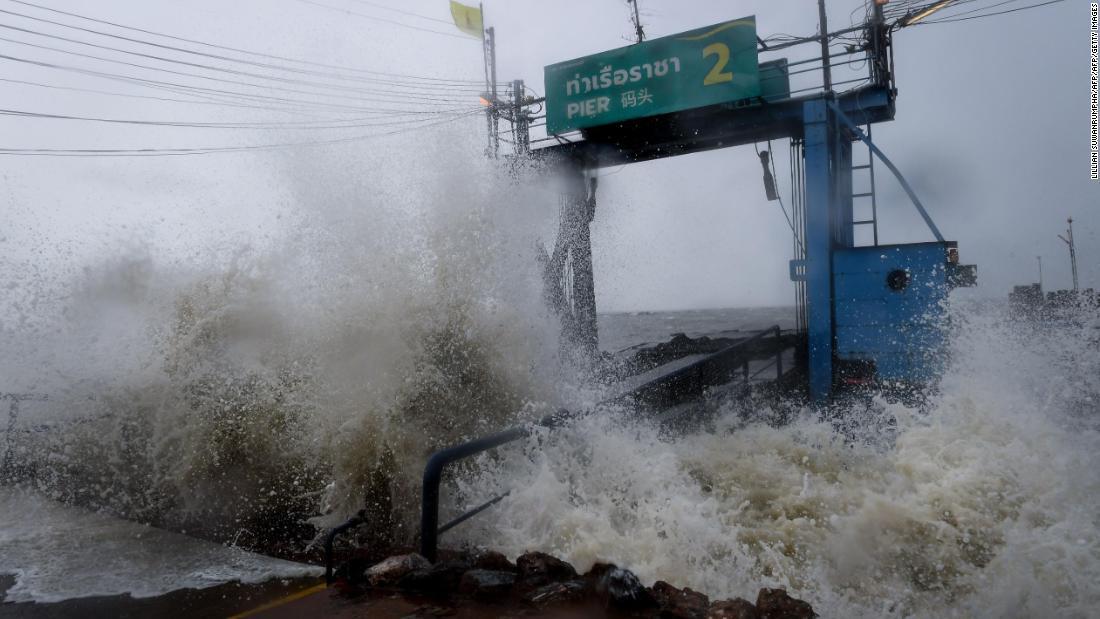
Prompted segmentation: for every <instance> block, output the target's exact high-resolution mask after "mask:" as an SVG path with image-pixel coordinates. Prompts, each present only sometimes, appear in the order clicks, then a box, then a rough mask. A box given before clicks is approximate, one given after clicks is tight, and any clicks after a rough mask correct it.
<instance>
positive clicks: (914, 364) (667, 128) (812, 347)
mask: <svg viewBox="0 0 1100 619" xmlns="http://www.w3.org/2000/svg"><path fill="white" fill-rule="evenodd" d="M868 33H869V34H868V40H869V42H868V44H867V45H868V47H867V48H866V49H867V51H868V58H869V62H868V65H869V66H870V67H871V68H870V80H871V83H870V84H869V85H866V86H861V87H857V88H855V89H852V90H849V91H846V92H844V93H835V92H833V91H832V90H831V88H830V83H829V82H828V80H826V88H825V90H824V91H823V92H819V93H817V94H811V95H807V96H803V97H790V98H786V99H782V100H772V101H765V100H760V101H756V102H753V103H752V104H751V105H748V106H746V105H745V104H744V102H739V103H729V104H719V105H712V106H707V107H702V108H696V109H690V110H684V111H681V112H675V113H670V114H664V115H660V116H652V117H645V118H639V119H634V120H629V121H624V122H619V123H614V124H609V125H602V126H598V127H590V128H587V129H585V130H583V132H582V134H583V138H584V139H583V141H576V142H574V141H563V140H559V142H564V143H559V144H556V145H554V146H551V147H549V148H542V149H538V150H535V151H532V152H533V153H539V154H541V155H549V156H554V157H558V158H559V159H560V160H563V161H565V162H567V165H568V166H570V167H572V169H573V170H574V173H577V174H581V173H583V170H590V169H594V168H599V167H604V166H611V165H621V164H625V163H631V162H636V161H646V160H650V159H657V158H662V157H670V156H675V155H680V154H687V153H693V152H699V151H704V150H711V149H716V148H725V147H730V146H737V145H741V144H750V143H757V142H762V141H767V140H773V139H781V138H790V139H792V140H794V141H800V143H801V153H802V170H803V171H804V196H802V203H803V205H804V212H803V219H802V226H801V228H802V229H801V230H800V231H799V232H796V237H800V240H801V248H802V251H803V252H804V256H803V257H797V256H796V259H795V260H793V261H792V263H791V279H792V280H795V281H796V282H800V285H804V286H805V295H804V299H805V300H804V304H805V307H804V312H805V316H806V320H805V329H806V351H807V356H806V370H807V378H808V389H809V394H810V397H811V399H812V400H814V401H817V402H822V401H825V400H827V399H828V398H829V396H830V395H831V394H832V392H833V388H834V385H835V384H836V382H837V375H836V371H835V367H834V366H835V365H836V362H837V361H840V362H858V363H863V364H865V365H867V366H870V367H873V368H874V369H875V371H876V372H877V375H878V377H879V378H882V379H887V380H904V381H909V382H914V383H917V382H922V381H925V380H927V379H929V378H931V377H933V376H934V375H935V374H936V370H937V368H938V366H939V365H940V356H939V355H938V348H939V346H940V345H941V344H942V335H941V334H942V322H943V312H942V306H943V301H944V299H945V298H946V295H947V293H948V292H949V291H950V289H951V288H952V287H953V286H956V285H968V284H970V283H972V282H973V279H974V267H961V266H959V265H957V264H956V263H957V256H958V253H957V251H956V249H955V244H954V243H953V242H949V241H945V240H944V237H943V235H942V234H941V233H940V231H939V229H938V228H937V227H936V225H935V223H934V222H933V221H932V218H931V217H930V216H929V214H928V212H927V210H926V209H925V208H924V205H923V204H922V203H921V202H920V200H919V198H918V197H917V196H916V194H915V192H914V191H913V189H912V187H910V186H909V184H908V182H906V180H905V178H904V177H902V175H901V173H900V172H899V171H898V169H897V167H896V166H895V165H894V164H893V163H892V162H891V161H890V160H889V159H888V158H887V157H886V155H885V154H884V153H883V152H882V151H881V150H880V149H879V148H878V147H877V146H876V145H875V144H874V143H872V141H871V139H870V137H869V136H868V135H866V134H865V133H864V132H863V131H861V130H860V128H859V127H860V126H861V125H867V126H869V125H871V124H872V123H877V122H883V121H888V120H893V118H894V97H895V94H896V91H895V90H894V88H893V83H892V82H893V77H892V73H891V70H890V69H891V67H890V64H891V63H890V60H889V56H888V49H889V38H888V32H886V31H884V30H882V27H881V24H871V25H870V27H869V30H868ZM791 64H792V65H795V64H800V63H791ZM824 64H825V66H829V60H828V59H827V58H826V60H825V62H824ZM858 141H862V142H863V143H865V144H866V145H867V146H868V149H869V151H870V153H872V154H873V156H875V157H877V158H878V159H879V160H880V161H881V162H882V163H884V164H885V165H886V167H887V168H888V169H889V170H890V171H891V172H892V173H893V174H894V176H895V177H896V178H897V179H898V181H899V183H900V184H901V186H902V187H903V189H904V190H905V191H906V193H907V194H908V195H909V197H910V199H911V200H912V201H913V204H914V206H915V207H916V208H917V210H918V212H919V213H920V215H921V217H922V218H923V219H924V221H925V222H926V224H927V225H928V227H929V230H930V231H931V233H932V236H933V238H935V239H936V240H935V242H933V243H918V244H913V245H893V246H879V245H878V244H877V223H876V239H875V243H876V244H875V246H871V247H862V248H857V247H856V244H855V234H854V231H855V226H857V225H859V224H862V223H875V221H855V220H854V217H853V197H855V196H853V190H852V187H853V182H852V173H853V164H852V145H853V143H855V142H858ZM859 167H863V168H870V167H871V165H866V166H859ZM872 174H873V169H872ZM858 195H859V196H867V195H873V187H872V191H871V193H870V194H866V193H865V194H858ZM576 202H577V210H578V211H579V210H584V212H585V213H586V214H587V217H586V218H579V217H576V216H573V219H583V220H584V222H586V223H585V226H587V222H588V221H591V214H592V213H593V212H594V209H595V206H594V205H595V197H594V192H593V193H592V194H590V195H588V196H587V198H586V199H585V201H584V203H583V204H582V203H581V202H582V201H581V200H579V199H578V200H576ZM874 219H875V218H874V216H873V217H872V220H874ZM898 273H900V275H899V274H898ZM891 274H893V275H892V276H891ZM890 277H893V279H889V278H890ZM899 278H901V279H899ZM888 279H889V281H888ZM902 279H904V280H905V285H904V286H903V287H902V288H900V289H897V290H895V289H893V288H890V286H891V285H898V284H899V282H901V280H902ZM591 310H592V311H591V312H590V313H591V314H592V316H593V317H594V316H595V308H594V307H593V308H591ZM592 322H593V324H592V325H591V330H592V337H591V340H592V341H594V340H595V324H594V318H593V320H592Z"/></svg>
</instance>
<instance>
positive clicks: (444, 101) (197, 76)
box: [0, 25, 462, 105]
mask: <svg viewBox="0 0 1100 619" xmlns="http://www.w3.org/2000/svg"><path fill="white" fill-rule="evenodd" d="M0 27H2V25H0ZM0 41H6V42H8V43H15V44H17V45H25V46H27V47H34V48H37V49H44V50H49V51H53V52H58V53H62V54H69V55H72V56H78V57H81V58H89V59H93V60H99V61H102V62H109V63H113V64H120V65H124V66H128V67H134V68H138V69H144V70H147V71H159V72H162V73H169V74H172V75H179V76H183V77H190V78H195V79H203V80H209V81H213V82H219V83H223V84H232V85H235V86H245V87H249V88H258V89H262V90H276V91H280V92H286V93H294V94H300V95H309V96H313V97H336V98H340V99H349V100H353V101H359V102H368V103H402V102H403V101H401V100H397V101H395V100H393V99H392V98H391V99H375V98H368V97H362V96H355V95H345V94H336V93H322V92H312V91H308V90H298V89H295V88H285V87H273V86H267V85H264V84H255V83H251V82H243V81H235V80H228V79H223V78H219V77H212V76H209V75H202V74H199V73H188V72H186V71H174V70H172V69H166V68H163V67H154V66H149V65H144V64H138V63H133V62H126V61H125V60H118V59H115V58H105V57H103V56H96V55H94V54H84V53H81V52H75V51H72V50H67V49H62V48H57V47H50V46H48V45H39V44H37V43H30V42H27V41H18V40H15V39H8V38H5V37H0ZM379 96H383V95H379ZM435 101H436V102H435V103H430V104H428V105H448V104H454V103H459V102H461V101H462V100H461V99H442V98H439V99H436V100H435ZM420 105H425V104H424V103H420Z"/></svg>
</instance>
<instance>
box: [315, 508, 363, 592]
mask: <svg viewBox="0 0 1100 619" xmlns="http://www.w3.org/2000/svg"><path fill="white" fill-rule="evenodd" d="M366 516H367V512H366V510H362V509H361V510H359V513H358V514H355V515H354V516H352V517H351V519H350V520H348V521H347V522H345V523H344V524H342V525H340V526H338V527H336V528H334V529H332V530H331V531H329V532H328V535H326V536H325V584H329V585H331V584H332V563H333V561H332V545H333V542H334V541H335V540H336V536H337V535H340V534H341V533H343V532H344V531H347V530H348V529H350V528H352V527H357V526H359V525H360V524H363V522H364V521H365V520H366Z"/></svg>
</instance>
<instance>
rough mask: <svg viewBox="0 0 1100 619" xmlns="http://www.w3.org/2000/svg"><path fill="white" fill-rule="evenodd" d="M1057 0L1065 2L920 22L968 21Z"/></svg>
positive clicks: (1049, 0)
mask: <svg viewBox="0 0 1100 619" xmlns="http://www.w3.org/2000/svg"><path fill="white" fill-rule="evenodd" d="M1059 2H1065V0H1048V2H1040V3H1038V4H1031V5H1028V6H1021V7H1018V8H1015V9H1007V10H1004V11H996V12H994V13H983V14H981V15H971V16H970V17H954V18H946V17H945V18H943V19H936V20H932V21H925V22H922V23H923V24H947V23H951V22H957V21H969V20H971V19H981V18H983V17H993V16H994V15H1005V14H1006V13H1015V12H1017V11H1026V10H1028V9H1037V8H1039V7H1041V6H1047V5H1048V4H1058V3H1059ZM917 25H918V26H919V25H921V24H917Z"/></svg>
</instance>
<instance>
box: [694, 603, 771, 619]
mask: <svg viewBox="0 0 1100 619" xmlns="http://www.w3.org/2000/svg"><path fill="white" fill-rule="evenodd" d="M759 617H760V613H759V612H757V610H756V607H755V606H753V605H752V602H750V601H748V600H746V599H743V598H735V599H732V600H721V601H718V602H714V603H713V604H711V605H710V610H709V611H708V612H707V619H759Z"/></svg>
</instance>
